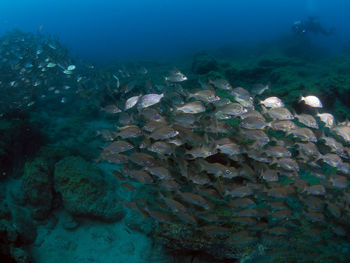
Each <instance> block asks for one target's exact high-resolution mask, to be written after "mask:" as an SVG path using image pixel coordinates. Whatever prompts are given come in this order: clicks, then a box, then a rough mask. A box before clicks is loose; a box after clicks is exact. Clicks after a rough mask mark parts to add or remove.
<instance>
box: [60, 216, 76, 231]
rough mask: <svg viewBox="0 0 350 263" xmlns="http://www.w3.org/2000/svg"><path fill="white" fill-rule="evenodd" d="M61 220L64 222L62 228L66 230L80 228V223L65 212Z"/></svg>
mask: <svg viewBox="0 0 350 263" xmlns="http://www.w3.org/2000/svg"><path fill="white" fill-rule="evenodd" d="M60 220H61V221H62V226H63V228H64V229H66V230H68V231H71V230H74V229H76V228H78V226H79V223H78V222H77V221H76V220H75V219H74V217H72V216H71V215H70V214H68V213H66V212H63V213H62V214H61V218H60Z"/></svg>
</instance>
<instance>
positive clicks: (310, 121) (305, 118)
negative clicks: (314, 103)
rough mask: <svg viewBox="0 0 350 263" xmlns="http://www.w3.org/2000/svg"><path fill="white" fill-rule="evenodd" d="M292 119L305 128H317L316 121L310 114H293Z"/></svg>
mask: <svg viewBox="0 0 350 263" xmlns="http://www.w3.org/2000/svg"><path fill="white" fill-rule="evenodd" d="M294 117H295V118H297V119H298V121H299V122H300V123H302V124H304V125H305V126H307V127H309V128H313V129H318V128H319V127H318V124H317V121H316V120H315V118H314V117H313V116H312V115H310V114H299V115H298V114H296V113H294Z"/></svg>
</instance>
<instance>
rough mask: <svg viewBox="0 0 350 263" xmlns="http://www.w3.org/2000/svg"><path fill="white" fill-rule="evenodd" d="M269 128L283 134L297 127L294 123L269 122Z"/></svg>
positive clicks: (284, 121) (283, 121)
mask: <svg viewBox="0 0 350 263" xmlns="http://www.w3.org/2000/svg"><path fill="white" fill-rule="evenodd" d="M269 126H270V127H271V128H272V129H274V130H277V131H284V132H290V131H291V130H294V129H296V128H297V127H298V126H297V125H296V124H295V123H294V122H292V121H289V120H282V121H280V120H276V121H273V122H271V123H270V125H269Z"/></svg>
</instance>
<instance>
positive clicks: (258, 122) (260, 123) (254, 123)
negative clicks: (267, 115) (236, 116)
mask: <svg viewBox="0 0 350 263" xmlns="http://www.w3.org/2000/svg"><path fill="white" fill-rule="evenodd" d="M239 126H240V127H242V128H244V129H253V130H256V129H264V128H265V127H267V126H268V123H266V121H265V119H263V118H262V119H261V118H256V117H248V118H245V119H243V120H242V121H241V122H240V124H239Z"/></svg>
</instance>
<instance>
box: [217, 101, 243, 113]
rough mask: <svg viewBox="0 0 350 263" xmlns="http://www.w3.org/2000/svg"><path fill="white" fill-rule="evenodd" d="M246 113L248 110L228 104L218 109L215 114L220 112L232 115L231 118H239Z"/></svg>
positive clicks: (239, 105) (237, 104)
mask: <svg viewBox="0 0 350 263" xmlns="http://www.w3.org/2000/svg"><path fill="white" fill-rule="evenodd" d="M247 111H248V110H247V109H246V108H244V107H243V106H242V105H241V104H239V103H229V104H227V105H224V106H222V107H219V108H218V110H217V112H222V113H224V114H226V115H233V116H240V115H242V114H244V113H246V112H247Z"/></svg>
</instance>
